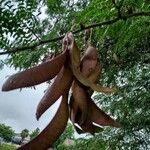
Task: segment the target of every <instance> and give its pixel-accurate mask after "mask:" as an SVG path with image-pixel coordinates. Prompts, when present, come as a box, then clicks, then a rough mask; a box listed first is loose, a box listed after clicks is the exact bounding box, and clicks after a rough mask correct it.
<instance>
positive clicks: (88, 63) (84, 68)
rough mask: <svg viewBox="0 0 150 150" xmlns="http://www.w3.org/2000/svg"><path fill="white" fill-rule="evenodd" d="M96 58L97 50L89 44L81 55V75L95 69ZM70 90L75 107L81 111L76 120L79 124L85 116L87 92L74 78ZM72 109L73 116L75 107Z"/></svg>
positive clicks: (88, 73) (87, 74) (86, 74)
mask: <svg viewBox="0 0 150 150" xmlns="http://www.w3.org/2000/svg"><path fill="white" fill-rule="evenodd" d="M73 52H74V51H73ZM77 59H78V57H77ZM77 59H75V60H77ZM97 60H98V55H97V50H96V49H95V48H94V47H91V46H89V47H88V48H87V50H86V51H85V53H84V55H83V57H82V61H81V64H80V68H81V72H82V73H83V75H85V76H86V77H88V76H89V75H90V74H91V72H93V71H94V70H95V67H96V64H97ZM72 92H73V94H72V95H73V99H74V105H75V104H76V105H77V106H76V107H78V109H79V110H80V112H82V113H81V116H80V121H78V124H79V125H81V124H82V123H83V122H84V121H85V120H86V118H87V110H88V107H87V105H88V104H87V97H88V93H87V92H86V91H85V90H84V89H83V88H82V85H81V84H80V83H79V82H78V81H77V80H74V82H73V84H72ZM74 109H75V108H74ZM74 111H75V113H72V114H74V116H76V115H77V109H76V110H74ZM76 118H77V117H76ZM74 119H75V118H74Z"/></svg>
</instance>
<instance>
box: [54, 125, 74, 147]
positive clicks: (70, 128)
mask: <svg viewBox="0 0 150 150" xmlns="http://www.w3.org/2000/svg"><path fill="white" fill-rule="evenodd" d="M73 134H74V130H73V126H72V124H70V123H68V125H67V127H66V129H65V131H64V132H63V134H62V135H61V136H60V137H59V139H58V140H57V141H56V142H55V143H54V145H53V148H54V149H57V150H65V149H66V146H64V141H65V140H66V139H73V140H74V135H73Z"/></svg>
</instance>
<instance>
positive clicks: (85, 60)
mask: <svg viewBox="0 0 150 150" xmlns="http://www.w3.org/2000/svg"><path fill="white" fill-rule="evenodd" d="M98 60H99V59H98V54H97V50H96V48H94V47H92V46H89V47H88V48H87V49H86V51H85V53H84V55H83V57H82V59H81V64H80V68H81V72H82V73H83V75H85V76H86V77H88V76H89V75H90V74H91V73H92V72H93V71H94V70H95V67H96V65H97V63H98Z"/></svg>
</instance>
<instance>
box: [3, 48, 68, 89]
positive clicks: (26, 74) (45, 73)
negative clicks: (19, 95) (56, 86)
mask: <svg viewBox="0 0 150 150" xmlns="http://www.w3.org/2000/svg"><path fill="white" fill-rule="evenodd" d="M66 55H67V51H64V52H63V53H61V54H60V55H58V56H56V57H55V58H53V59H51V60H49V61H46V62H44V63H42V64H40V65H38V66H35V67H32V68H30V69H27V70H24V71H22V72H19V73H16V74H14V75H12V76H10V77H9V78H8V79H7V80H6V82H5V83H4V84H3V87H2V91H9V90H13V89H17V88H23V87H30V86H34V85H37V84H40V83H42V82H45V81H47V80H50V79H52V78H54V77H55V76H56V75H57V73H58V72H59V71H60V69H61V68H62V66H63V65H64V63H65V61H66Z"/></svg>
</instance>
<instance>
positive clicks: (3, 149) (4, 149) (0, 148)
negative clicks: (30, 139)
mask: <svg viewBox="0 0 150 150" xmlns="http://www.w3.org/2000/svg"><path fill="white" fill-rule="evenodd" d="M0 150H16V147H15V146H14V145H8V144H2V145H0Z"/></svg>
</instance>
